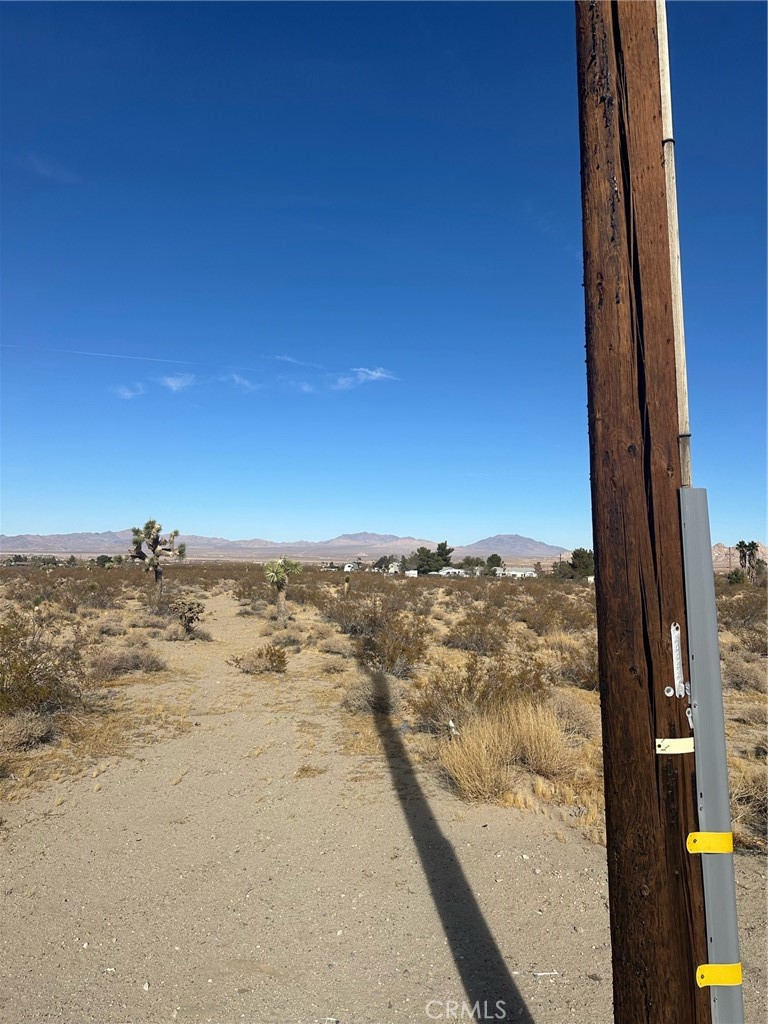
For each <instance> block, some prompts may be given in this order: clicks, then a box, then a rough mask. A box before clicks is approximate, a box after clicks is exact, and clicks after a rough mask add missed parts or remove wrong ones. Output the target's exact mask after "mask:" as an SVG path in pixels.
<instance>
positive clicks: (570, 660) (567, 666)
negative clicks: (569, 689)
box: [559, 633, 600, 690]
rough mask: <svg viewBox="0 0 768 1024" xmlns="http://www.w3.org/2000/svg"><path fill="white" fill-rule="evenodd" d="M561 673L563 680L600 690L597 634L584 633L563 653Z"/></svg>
mask: <svg viewBox="0 0 768 1024" xmlns="http://www.w3.org/2000/svg"><path fill="white" fill-rule="evenodd" d="M559 675H560V678H561V679H562V681H563V682H565V683H569V684H570V685H571V686H578V687H579V689H581V690H599V689H600V676H599V674H598V670H597V635H596V634H595V633H591V634H583V635H582V636H579V637H578V638H577V637H575V636H574V642H573V643H572V644H570V645H569V646H568V647H567V648H566V649H565V650H564V651H563V652H562V654H561V661H560V669H559Z"/></svg>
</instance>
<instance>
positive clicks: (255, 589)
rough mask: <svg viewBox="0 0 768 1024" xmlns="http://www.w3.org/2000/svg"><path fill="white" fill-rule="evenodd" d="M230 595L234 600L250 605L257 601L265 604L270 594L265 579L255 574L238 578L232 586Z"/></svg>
mask: <svg viewBox="0 0 768 1024" xmlns="http://www.w3.org/2000/svg"><path fill="white" fill-rule="evenodd" d="M232 595H233V597H234V598H235V600H237V601H240V602H241V603H242V604H246V605H251V606H253V605H255V604H257V603H258V604H264V605H266V604H267V603H268V602H269V598H270V596H271V595H270V592H269V584H268V583H267V581H266V580H265V579H264V578H263V577H261V576H257V575H255V574H254V575H253V576H252V577H250V576H249V577H246V578H245V579H241V580H238V581H237V583H235V585H234V586H233V587H232Z"/></svg>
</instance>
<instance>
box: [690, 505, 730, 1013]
mask: <svg viewBox="0 0 768 1024" xmlns="http://www.w3.org/2000/svg"><path fill="white" fill-rule="evenodd" d="M679 495H680V516H681V525H682V538H683V564H684V572H685V602H686V613H687V621H688V657H689V665H690V673H691V710H692V713H693V726H694V732H695V735H696V748H695V751H694V752H695V755H696V796H697V804H698V811H699V828H700V829H701V832H699V833H695V832H694V833H692V834H691V835H690V836H689V837H688V849H689V850H690V849H691V846H690V844H691V842H693V843H694V848H695V851H696V852H697V853H701V854H702V857H701V870H702V876H703V880H704V912H705V916H706V922H707V940H708V942H707V949H708V952H709V960H710V961H711V962H710V963H708V964H703V965H700V966H698V967H697V968H696V984H697V985H699V987H704V986H709V987H710V999H711V1006H712V1024H743V1022H744V999H743V995H742V990H741V963H740V959H741V958H740V956H739V930H738V922H737V919H736V882H735V879H734V873H733V853H729V852H727V851H726V850H725V849H724V848H722V847H723V846H724V845H727V840H724V839H723V838H722V834H723V833H725V834H727V835H728V836H729V837H730V834H731V812H730V805H729V801H728V765H727V762H726V753H725V723H724V718H723V684H722V679H721V677H720V648H719V645H718V641H717V607H716V604H715V584H714V574H713V572H712V541H711V538H710V533H709V512H708V509H707V493H706V491H704V490H703V489H702V488H700V487H683V488H681V489H680V491H679ZM714 834H718V835H719V836H720V837H721V838H719V839H714V838H713V835H714ZM712 844H714V845H719V846H720V847H721V848H720V849H717V850H716V849H714V848H712ZM707 845H709V849H706V848H705V847H706V846H707ZM731 848H732V839H731Z"/></svg>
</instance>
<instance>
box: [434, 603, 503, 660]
mask: <svg viewBox="0 0 768 1024" xmlns="http://www.w3.org/2000/svg"><path fill="white" fill-rule="evenodd" d="M508 633H509V627H508V623H507V620H506V619H505V618H504V616H503V614H502V613H501V612H500V611H499V610H497V609H494V610H490V609H483V608H477V607H475V608H471V609H470V610H469V611H467V612H466V613H465V615H464V617H463V618H462V619H460V620H459V621H458V622H457V623H455V624H454V625H453V626H451V627H450V628H449V630H448V632H447V634H446V636H445V639H444V640H443V643H444V644H445V645H446V647H457V648H459V649H460V650H462V651H473V652H474V653H475V654H485V655H490V654H499V653H500V652H501V651H502V650H503V649H504V645H505V644H506V642H507V638H508Z"/></svg>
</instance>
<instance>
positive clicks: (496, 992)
mask: <svg viewBox="0 0 768 1024" xmlns="http://www.w3.org/2000/svg"><path fill="white" fill-rule="evenodd" d="M368 674H369V675H370V678H371V681H372V686H373V696H374V707H378V708H385V707H388V706H389V704H390V694H389V684H388V682H387V678H386V676H385V675H384V673H382V672H376V671H369V673H368ZM374 720H375V723H376V729H377V731H378V733H379V737H380V739H381V744H382V746H383V748H384V751H385V753H386V758H387V767H388V768H389V774H390V776H391V779H392V788H393V790H394V791H395V793H396V794H397V798H398V800H399V801H400V806H401V807H402V810H403V814H404V815H405V819H406V821H407V823H408V827H409V829H410V832H411V835H412V836H413V841H414V843H415V845H416V850H417V852H418V855H419V859H420V860H421V865H422V868H423V870H424V874H425V876H426V879H427V882H428V883H429V889H430V892H431V894H432V899H433V901H434V904H435V908H436V909H437V912H438V914H439V915H440V921H441V922H442V925H443V930H444V932H445V936H446V938H447V939H448V945H449V947H450V950H451V955H452V956H453V959H454V962H455V964H456V967H457V969H458V971H459V974H460V975H461V981H462V983H463V985H464V990H465V993H466V1000H465V1002H466V1003H467V1004H469V1006H474V1005H476V1004H479V1005H478V1008H477V1009H476V1011H475V1017H474V1019H475V1020H483V1019H485V1020H500V1019H504V1020H508V1021H514V1022H516V1024H517V1022H519V1024H535V1022H534V1019H533V1017H532V1016H531V1014H530V1011H529V1010H528V1007H527V1006H526V1004H525V1001H524V999H523V997H522V995H521V994H520V992H519V990H518V988H517V986H516V984H515V982H514V980H513V978H512V975H511V974H510V972H509V968H508V967H507V964H506V963H505V961H504V957H503V956H502V954H501V950H500V949H499V947H498V945H497V944H496V940H495V939H494V937H493V934H492V933H491V930H490V928H489V927H488V925H487V924H486V922H485V919H484V917H483V914H482V911H481V910H480V907H479V905H478V903H477V900H476V898H475V895H474V893H473V892H472V888H471V886H470V884H469V882H468V881H467V878H466V876H465V875H464V872H463V871H462V868H461V864H460V863H459V860H458V858H457V856H456V853H455V852H454V849H453V846H452V845H451V843H450V842H449V841H448V839H446V837H445V836H444V835H443V833H442V831H441V830H440V826H439V825H438V823H437V821H436V820H435V816H434V814H433V813H432V810H431V809H430V806H429V802H428V801H427V798H426V796H425V795H424V792H423V790H422V788H421V786H420V785H419V781H418V779H417V777H416V773H415V771H414V768H413V764H412V763H411V760H410V758H409V756H408V751H407V750H406V748H405V744H404V743H403V740H402V737H401V735H400V733H399V732H398V730H397V729H395V728H394V727H393V725H392V722H391V721H390V718H389V716H388V715H385V714H376V715H375V716H374ZM445 998H446V999H448V998H452V999H456V998H457V996H456V994H455V993H450V994H448V993H446V995H445ZM459 998H460V995H459ZM497 1003H499V1004H500V1005H501V1007H503V1012H504V1014H505V1016H503V1017H501V1016H498V1014H500V1013H501V1009H500V1008H498V1009H497ZM478 1011H479V1013H480V1014H481V1016H479V1017H478ZM483 1015H484V1016H483Z"/></svg>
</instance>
